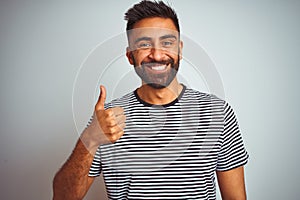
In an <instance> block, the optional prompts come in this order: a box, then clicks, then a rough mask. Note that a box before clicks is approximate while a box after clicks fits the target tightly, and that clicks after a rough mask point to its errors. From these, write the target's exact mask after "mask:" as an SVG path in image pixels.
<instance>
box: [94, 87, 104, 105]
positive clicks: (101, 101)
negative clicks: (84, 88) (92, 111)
mask: <svg viewBox="0 0 300 200" xmlns="http://www.w3.org/2000/svg"><path fill="white" fill-rule="evenodd" d="M105 99H106V89H105V87H104V86H103V85H100V95H99V98H98V102H97V104H96V110H104V103H105Z"/></svg>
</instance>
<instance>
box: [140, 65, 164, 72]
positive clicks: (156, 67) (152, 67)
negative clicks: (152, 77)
mask: <svg viewBox="0 0 300 200" xmlns="http://www.w3.org/2000/svg"><path fill="white" fill-rule="evenodd" d="M143 66H144V67H145V68H146V69H148V70H151V71H152V72H154V73H161V72H165V71H166V70H167V69H168V66H169V64H167V63H164V64H162V63H147V64H143Z"/></svg>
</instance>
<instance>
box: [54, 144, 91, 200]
mask: <svg viewBox="0 0 300 200" xmlns="http://www.w3.org/2000/svg"><path fill="white" fill-rule="evenodd" d="M93 157H94V156H93V155H92V154H91V153H90V152H89V151H88V150H87V149H86V147H85V146H84V144H83V143H82V141H81V140H80V139H79V140H78V142H77V144H76V146H75V148H74V150H73V152H72V154H71V156H70V157H69V159H68V160H67V161H66V163H65V164H64V165H63V166H62V168H61V169H60V170H59V171H58V172H57V174H56V175H55V177H54V180H53V199H54V200H63V199H82V198H83V197H84V196H85V194H86V193H87V191H88V189H89V188H90V186H91V184H92V183H93V181H94V178H93V177H89V176H88V173H89V168H90V166H91V163H92V161H93Z"/></svg>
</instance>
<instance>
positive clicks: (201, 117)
mask: <svg viewBox="0 0 300 200" xmlns="http://www.w3.org/2000/svg"><path fill="white" fill-rule="evenodd" d="M114 106H121V107H123V108H124V112H125V115H126V128H125V130H124V135H123V136H122V137H121V139H119V140H118V141H117V142H116V143H114V144H107V145H101V146H100V147H99V148H98V150H97V152H96V154H95V157H94V161H93V163H92V165H91V168H90V172H89V176H99V175H100V173H101V172H102V173H103V176H104V180H105V184H106V190H107V193H108V198H109V199H115V200H123V199H151V200H153V199H216V187H215V176H214V172H215V171H216V170H220V171H224V170H230V169H233V168H236V167H239V166H242V165H244V164H246V163H247V160H248V154H247V152H246V150H245V148H244V145H243V141H242V137H241V134H240V131H239V127H238V123H237V120H236V117H235V114H234V112H233V110H232V108H231V107H230V106H229V105H228V104H227V103H226V102H225V101H223V100H221V99H219V98H217V97H216V96H214V95H210V94H205V93H201V92H198V91H195V90H193V89H188V88H186V87H185V86H184V89H183V90H182V92H181V94H180V96H179V97H178V99H176V100H175V101H173V102H171V103H169V104H167V105H163V106H157V105H151V104H149V103H146V102H144V101H143V100H142V99H140V98H139V97H138V95H137V92H136V91H135V92H132V93H129V94H127V95H125V96H123V97H122V98H120V99H116V100H113V101H112V102H111V103H109V104H107V105H106V108H108V107H114Z"/></svg>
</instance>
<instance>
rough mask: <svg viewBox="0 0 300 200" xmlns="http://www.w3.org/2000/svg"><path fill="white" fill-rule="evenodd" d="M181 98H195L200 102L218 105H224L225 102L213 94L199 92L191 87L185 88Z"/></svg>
mask: <svg viewBox="0 0 300 200" xmlns="http://www.w3.org/2000/svg"><path fill="white" fill-rule="evenodd" d="M182 98H183V100H192V99H194V100H197V101H199V102H200V103H213V104H219V105H225V104H226V103H227V102H226V101H225V100H223V99H221V98H219V97H218V96H216V95H215V94H210V93H205V92H201V91H198V90H195V89H192V88H186V89H185V93H184V95H183V97H182Z"/></svg>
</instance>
